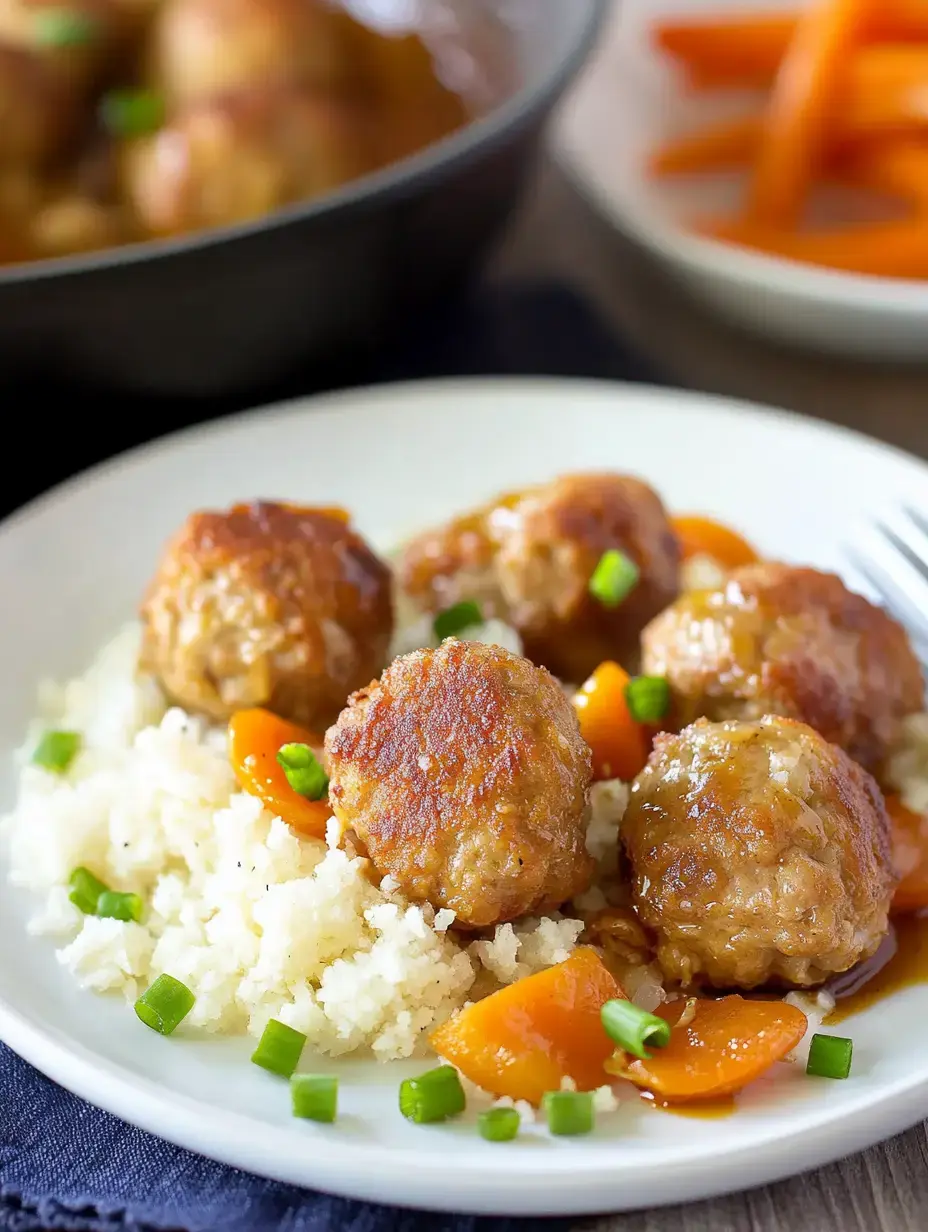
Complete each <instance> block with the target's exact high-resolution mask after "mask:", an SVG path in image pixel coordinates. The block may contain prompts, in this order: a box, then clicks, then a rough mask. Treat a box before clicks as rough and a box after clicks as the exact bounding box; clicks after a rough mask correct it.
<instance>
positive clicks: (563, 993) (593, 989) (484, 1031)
mask: <svg viewBox="0 0 928 1232" xmlns="http://www.w3.org/2000/svg"><path fill="white" fill-rule="evenodd" d="M624 996H625V994H624V993H623V992H622V989H621V988H620V987H619V985H618V984H617V983H616V981H615V979H614V978H613V977H612V976H611V975H610V974H609V972H608V971H607V970H606V968H605V967H604V966H603V964H602V962H601V961H600V959H599V957H598V956H597V954H596V951H595V950H592V949H588V948H586V947H581V948H580V949H577V950H574V952H573V954H571V956H570V958H568V959H567V961H566V962H562V963H558V964H557V966H555V967H549V968H548V970H547V971H540V972H539V973H538V974H537V975H530V976H527V977H526V978H525V979H524V980H519V981H518V983H516V984H510V985H509V987H508V988H503V989H501V990H500V991H499V992H495V993H493V994H492V996H489V997H486V998H485V999H484V1000H483V1001H478V1002H476V1004H474V1005H471V1006H468V1007H467V1009H464V1010H461V1011H460V1012H459V1013H458V1014H455V1016H454V1017H453V1018H451V1019H449V1020H448V1022H446V1023H444V1024H443V1025H442V1026H440V1027H439V1028H438V1029H437V1030H436V1031H433V1032H432V1035H431V1037H430V1040H429V1042H430V1044H431V1045H432V1047H433V1048H434V1049H435V1051H436V1052H437V1053H438V1055H439V1056H441V1057H444V1059H445V1060H446V1061H450V1062H451V1064H452V1065H456V1066H457V1068H458V1069H459V1070H460V1071H461V1073H462V1074H464V1075H465V1076H466V1077H467V1078H469V1079H470V1080H471V1082H475V1083H476V1084H477V1086H479V1087H482V1088H483V1089H484V1090H485V1091H489V1092H491V1094H493V1095H496V1096H502V1095H508V1096H509V1097H510V1098H511V1099H525V1100H528V1102H529V1103H531V1104H536V1105H537V1104H540V1103H541V1100H542V1097H543V1096H544V1094H545V1092H546V1091H557V1090H559V1089H560V1086H561V1083H562V1082H563V1080H564V1079H565V1078H570V1079H571V1080H572V1081H573V1082H574V1083H575V1084H576V1086H577V1089H578V1090H580V1091H593V1090H595V1089H596V1088H597V1087H600V1086H602V1085H603V1084H604V1083H608V1082H610V1081H611V1079H610V1077H609V1075H608V1074H607V1073H606V1072H605V1070H604V1069H603V1063H604V1062H605V1061H606V1059H607V1058H608V1057H610V1056H611V1055H612V1051H613V1044H612V1041H611V1040H610V1039H609V1037H608V1035H606V1032H605V1031H604V1030H603V1025H602V1022H601V1020H600V1010H601V1009H602V1007H603V1006H604V1005H605V1003H606V1002H607V1001H612V1000H614V999H615V998H623V999H624Z"/></svg>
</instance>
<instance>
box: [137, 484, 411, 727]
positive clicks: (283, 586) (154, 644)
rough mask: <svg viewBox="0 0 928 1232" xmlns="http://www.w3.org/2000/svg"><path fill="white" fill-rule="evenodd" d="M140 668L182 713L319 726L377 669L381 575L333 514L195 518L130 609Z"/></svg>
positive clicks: (381, 652)
mask: <svg viewBox="0 0 928 1232" xmlns="http://www.w3.org/2000/svg"><path fill="white" fill-rule="evenodd" d="M141 616H142V623H143V639H142V653H141V665H142V668H143V670H145V671H148V672H151V673H153V674H154V675H155V676H157V677H158V678H159V679H160V681H161V683H162V685H163V686H164V688H165V690H166V691H167V693H168V694H169V695H170V696H171V697H172V698H173V699H174V700H175V701H177V702H178V703H180V705H182V706H184V707H186V708H187V709H189V710H194V711H202V712H203V713H205V714H207V715H210V716H211V717H212V718H214V719H226V718H228V717H229V715H230V714H231V713H232V712H233V711H235V710H239V709H242V708H243V707H246V706H266V707H268V708H269V709H271V710H274V711H276V712H277V713H278V714H281V715H283V716H284V717H285V718H288V719H293V720H294V721H296V722H298V723H303V724H306V725H307V726H308V727H317V726H324V725H325V724H326V723H329V722H331V721H332V719H333V718H334V717H335V716H336V715H337V714H338V712H339V710H340V709H341V708H342V706H343V705H344V704H345V700H346V698H347V697H348V695H349V693H351V691H352V690H353V689H356V688H358V686H359V685H361V684H363V683H364V681H367V680H370V678H371V676H372V675H374V674H375V673H376V672H378V671H379V670H380V669H381V667H382V666H383V663H384V658H385V655H386V651H387V646H388V644H389V641H390V635H391V632H392V624H393V612H392V598H391V579H390V573H389V570H388V569H387V567H386V566H385V565H384V564H382V563H381V562H380V561H379V560H378V559H377V557H376V556H375V555H374V554H373V553H372V552H371V550H370V548H369V547H368V546H367V545H366V544H365V543H364V541H363V540H362V539H361V537H360V536H359V535H357V534H356V533H355V532H354V531H353V530H351V528H350V527H349V525H348V523H347V520H346V518H345V517H344V516H343V515H341V514H339V513H338V511H325V510H313V509H301V508H297V507H295V506H292V505H279V504H265V503H257V504H253V505H236V506H234V507H233V508H232V509H231V510H230V511H229V512H228V513H195V514H193V515H192V516H191V517H189V518H188V519H187V521H186V523H185V524H184V526H183V528H182V529H181V531H180V532H179V533H178V534H177V535H176V536H175V537H174V538H173V539H172V540H171V542H170V543H169V544H168V546H167V549H166V551H165V553H164V555H163V557H162V560H161V563H160V565H159V566H158V571H157V573H156V574H155V577H154V579H153V581H152V582H151V585H150V586H149V588H148V593H147V595H146V597H145V600H144V603H143V605H142V611H141Z"/></svg>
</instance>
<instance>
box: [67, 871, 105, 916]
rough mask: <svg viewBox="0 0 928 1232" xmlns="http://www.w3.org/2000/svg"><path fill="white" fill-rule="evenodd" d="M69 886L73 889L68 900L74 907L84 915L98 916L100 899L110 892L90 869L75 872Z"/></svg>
mask: <svg viewBox="0 0 928 1232" xmlns="http://www.w3.org/2000/svg"><path fill="white" fill-rule="evenodd" d="M68 884H69V885H70V887H71V893H70V894H69V895H68V898H69V899H70V900H71V902H72V903H73V904H74V906H75V907H77V909H78V910H79V911H83V913H84V915H96V914H97V904H98V903H99V901H100V897H101V895H103V894H106V893H108V892H109V887H108V886H105V885H104V884H103V882H102V881H100V879H99V878H98V877H95V876H94V875H93V873H92V872H91V871H90V869H89V868H83V867H82V868H76V869H75V870H74V872H73V873H72V874H71V876H70V878H69V881H68Z"/></svg>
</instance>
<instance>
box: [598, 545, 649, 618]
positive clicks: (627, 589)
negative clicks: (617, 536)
mask: <svg viewBox="0 0 928 1232" xmlns="http://www.w3.org/2000/svg"><path fill="white" fill-rule="evenodd" d="M639 576H640V571H639V569H638V566H637V565H636V564H635V562H634V561H633V560H629V558H628V557H627V556H626V555H625V553H624V552H620V551H619V550H618V549H617V548H610V550H609V551H608V552H603V554H602V556H601V557H600V560H599V564H598V565H597V566H596V568H595V569H594V570H593V576H592V577H591V578H590V587H589V589H590V594H591V595H592V596H593V598H594V599H598V600H599V602H600V603H601V604H602V605H603V607H618V606H619V604H620V603H621V602H622V601H623V599H627V598H628V596H629V595H630V594H631V592H632V591H633V590H634V589H635V587H636V586H637V585H638V578H639Z"/></svg>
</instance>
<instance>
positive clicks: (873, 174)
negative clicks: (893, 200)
mask: <svg viewBox="0 0 928 1232" xmlns="http://www.w3.org/2000/svg"><path fill="white" fill-rule="evenodd" d="M926 80H928V77H926ZM836 175H837V177H838V179H839V180H840V181H841V182H842V183H845V184H847V185H849V186H850V187H852V188H858V189H861V190H863V191H865V192H869V193H874V194H883V195H886V196H891V197H898V198H900V199H901V200H902V201H905V202H907V203H908V204H909V205H911V206H915V207H922V206H928V142H926V141H924V140H921V141H920V140H918V138H916V137H896V138H892V137H890V138H888V139H886V140H884V141H879V142H877V141H874V142H869V143H867V144H866V145H863V146H861V147H860V148H859V149H857V150H856V151H853V152H851V153H848V154H847V155H846V156H845V158H844V159H842V160H841V163H840V165H839V166H838V167H837V168H836Z"/></svg>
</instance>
